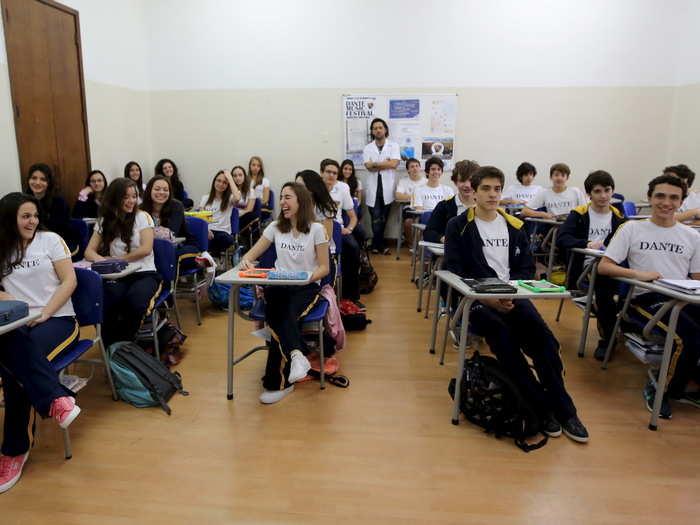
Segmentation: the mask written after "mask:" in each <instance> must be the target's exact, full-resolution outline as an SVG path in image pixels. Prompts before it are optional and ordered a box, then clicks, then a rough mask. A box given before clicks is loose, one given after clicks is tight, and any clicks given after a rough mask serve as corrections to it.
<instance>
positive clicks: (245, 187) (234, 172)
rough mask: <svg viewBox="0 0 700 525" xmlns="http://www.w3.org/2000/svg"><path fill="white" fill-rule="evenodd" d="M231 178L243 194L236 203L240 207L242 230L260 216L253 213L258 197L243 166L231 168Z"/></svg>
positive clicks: (239, 216) (239, 215) (239, 214)
mask: <svg viewBox="0 0 700 525" xmlns="http://www.w3.org/2000/svg"><path fill="white" fill-rule="evenodd" d="M231 178H232V179H233V183H234V184H235V185H236V188H238V191H239V192H240V194H241V198H240V199H239V200H238V202H237V203H236V208H238V218H239V221H240V223H239V224H240V231H245V230H246V229H247V228H248V227H249V225H250V223H251V222H253V221H254V220H255V219H257V218H259V217H256V216H255V214H254V213H253V209H254V208H255V198H256V197H255V190H254V189H253V187H252V184H251V180H250V177H248V174H247V173H246V172H245V169H244V168H243V166H234V167H233V168H232V169H231Z"/></svg>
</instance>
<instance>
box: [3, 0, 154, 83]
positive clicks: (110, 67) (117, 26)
mask: <svg viewBox="0 0 700 525" xmlns="http://www.w3.org/2000/svg"><path fill="white" fill-rule="evenodd" d="M59 2H61V3H62V4H64V5H67V6H68V7H72V8H73V9H76V10H77V11H78V12H79V13H80V36H81V41H82V50H83V70H84V72H85V77H86V78H87V80H92V81H93V82H100V83H102V84H110V85H113V86H121V87H127V88H131V89H140V90H148V89H149V87H150V86H149V79H150V71H149V69H150V64H149V63H148V60H149V56H150V53H149V49H148V33H149V31H150V26H151V24H149V22H148V20H147V18H146V15H147V10H146V2H145V1H144V0H117V1H115V0H59ZM3 51H4V50H3Z"/></svg>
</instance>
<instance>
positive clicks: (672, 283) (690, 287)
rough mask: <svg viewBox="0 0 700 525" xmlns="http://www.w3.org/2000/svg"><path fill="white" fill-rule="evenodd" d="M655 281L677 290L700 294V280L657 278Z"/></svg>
mask: <svg viewBox="0 0 700 525" xmlns="http://www.w3.org/2000/svg"><path fill="white" fill-rule="evenodd" d="M654 282H655V283H656V284H660V285H661V286H665V287H666V288H670V289H671V290H675V291H677V292H682V293H687V294H692V295H700V281H695V280H693V279H657V280H656V281H654Z"/></svg>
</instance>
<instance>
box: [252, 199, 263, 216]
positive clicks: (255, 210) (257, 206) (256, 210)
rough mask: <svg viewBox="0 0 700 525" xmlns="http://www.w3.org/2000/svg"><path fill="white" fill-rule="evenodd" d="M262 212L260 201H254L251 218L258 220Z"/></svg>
mask: <svg viewBox="0 0 700 525" xmlns="http://www.w3.org/2000/svg"><path fill="white" fill-rule="evenodd" d="M261 210H262V201H261V200H260V199H255V205H254V206H253V211H252V212H251V213H252V214H253V217H257V218H258V219H259V218H260V212H261Z"/></svg>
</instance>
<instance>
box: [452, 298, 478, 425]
mask: <svg viewBox="0 0 700 525" xmlns="http://www.w3.org/2000/svg"><path fill="white" fill-rule="evenodd" d="M473 302H474V299H466V300H465V302H464V310H462V327H461V330H460V332H459V355H458V356H457V376H456V379H455V399H454V405H453V406H452V424H453V425H459V404H460V397H461V396H460V394H461V392H460V385H461V384H462V375H463V374H464V357H465V355H466V351H467V328H468V327H469V311H470V310H471V309H472V303H473Z"/></svg>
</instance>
